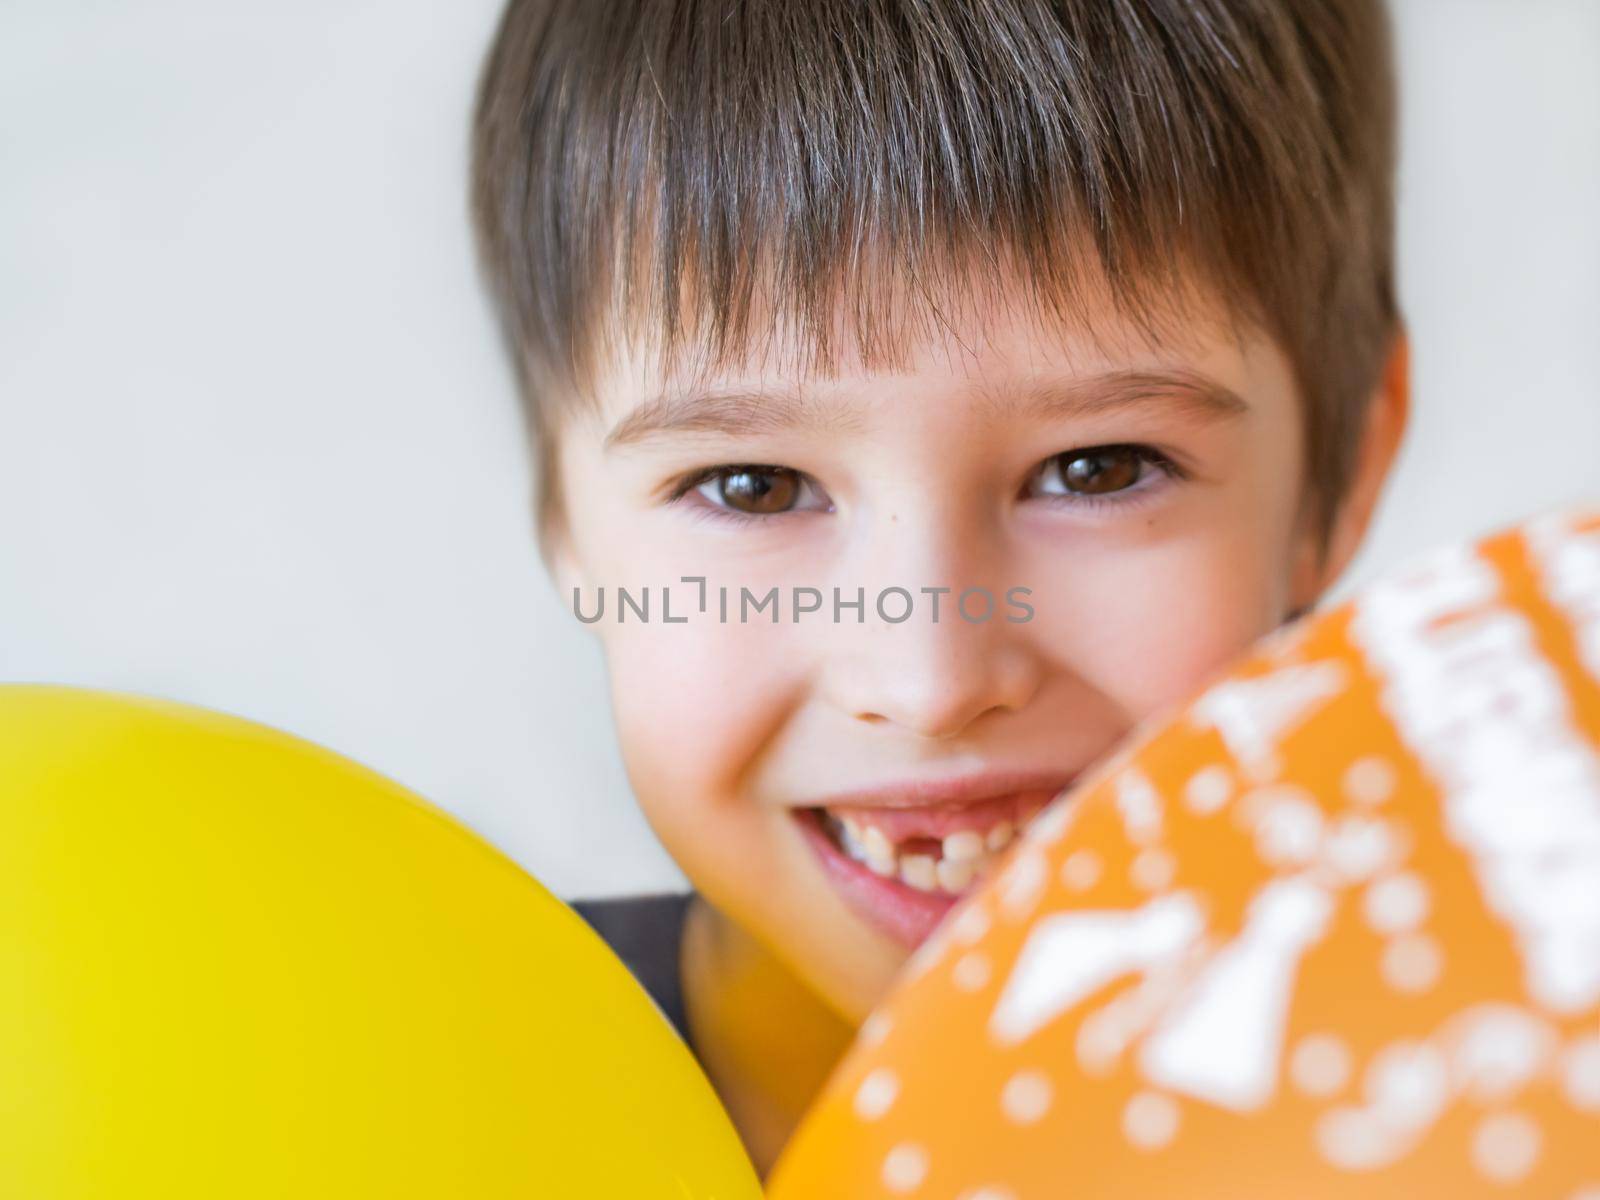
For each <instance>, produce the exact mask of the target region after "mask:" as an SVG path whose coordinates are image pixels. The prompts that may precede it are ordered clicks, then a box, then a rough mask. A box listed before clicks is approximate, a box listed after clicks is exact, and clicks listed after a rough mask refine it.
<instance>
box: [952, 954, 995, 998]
mask: <svg viewBox="0 0 1600 1200" xmlns="http://www.w3.org/2000/svg"><path fill="white" fill-rule="evenodd" d="M989 973H990V971H989V958H988V956H987V955H985V954H981V953H979V952H978V951H976V950H969V951H968V952H967V953H965V954H963V955H962V956H961V957H960V958H958V959H956V965H955V967H954V969H952V970H951V972H950V979H951V981H952V982H954V983H955V985H956V986H957V987H958V988H960V989H961V990H962V991H963V992H976V991H978V990H979V989H981V988H982V987H983V986H984V985H985V984H986V983H988V982H989Z"/></svg>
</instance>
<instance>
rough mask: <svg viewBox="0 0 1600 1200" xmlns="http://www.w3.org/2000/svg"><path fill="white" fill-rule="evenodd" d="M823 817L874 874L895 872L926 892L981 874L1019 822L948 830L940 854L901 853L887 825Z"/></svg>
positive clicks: (958, 888) (954, 887) (964, 883)
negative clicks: (982, 829) (985, 828)
mask: <svg viewBox="0 0 1600 1200" xmlns="http://www.w3.org/2000/svg"><path fill="white" fill-rule="evenodd" d="M822 819H823V821H824V823H825V824H826V825H827V826H828V828H829V829H830V830H831V831H832V833H833V835H834V838H835V840H836V841H837V842H838V843H839V845H840V846H841V847H843V849H844V852H845V853H846V854H848V855H849V856H850V857H851V858H853V859H855V860H856V861H857V862H859V863H863V864H865V865H866V866H867V868H868V869H869V870H871V871H872V872H873V873H874V874H877V875H881V876H884V877H885V878H896V879H899V880H900V882H902V883H904V884H906V885H907V886H909V887H914V888H916V889H917V890H918V891H922V892H948V893H951V894H954V893H957V892H963V891H965V890H966V889H967V888H968V887H970V886H971V884H972V881H973V880H975V879H977V878H978V877H979V876H981V875H983V874H984V873H985V872H986V871H987V870H988V868H989V865H990V863H991V862H992V861H993V860H994V859H996V858H998V857H999V855H1000V852H1001V851H1003V850H1004V849H1005V848H1006V847H1007V846H1008V845H1010V843H1011V840H1012V838H1014V837H1015V836H1016V832H1017V831H1016V827H1015V826H1014V825H1013V824H1012V823H1011V822H1010V821H1001V822H999V823H998V824H996V825H994V826H993V827H991V828H990V829H989V831H988V833H986V834H983V833H979V832H978V831H977V830H975V829H963V830H961V831H959V832H957V833H950V834H946V835H945V837H944V844H943V846H942V847H941V853H940V857H938V858H935V857H934V856H933V855H931V854H902V853H900V852H899V851H897V850H896V849H895V845H894V843H893V842H891V841H890V840H889V839H888V837H887V836H885V835H884V833H883V831H882V830H881V829H879V828H877V827H876V826H874V825H862V824H861V823H860V822H859V821H856V820H854V819H852V818H850V817H844V818H842V819H841V818H839V817H836V816H834V815H833V814H832V813H830V812H828V811H826V810H823V814H822Z"/></svg>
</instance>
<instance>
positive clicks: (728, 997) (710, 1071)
mask: <svg viewBox="0 0 1600 1200" xmlns="http://www.w3.org/2000/svg"><path fill="white" fill-rule="evenodd" d="M681 974H682V976H683V989H684V1009H685V1015H686V1017H687V1020H688V1024H689V1032H690V1035H691V1037H692V1038H693V1039H694V1043H695V1048H696V1051H697V1053H698V1055H699V1057H700V1060H701V1062H702V1064H703V1065H704V1066H705V1069H706V1073H707V1075H708V1076H709V1077H710V1079H711V1083H712V1085H713V1086H714V1087H715V1088H716V1090H717V1093H718V1095H719V1097H720V1098H721V1099H722V1102H723V1105H724V1107H725V1108H726V1109H727V1110H728V1115H729V1117H730V1118H731V1119H732V1121H733V1124H734V1127H735V1128H736V1129H737V1130H738V1132H739V1136H740V1138H741V1139H742V1140H743V1141H744V1144H745V1149H746V1151H747V1152H748V1153H749V1155H750V1158H751V1161H752V1162H753V1163H754V1164H755V1166H756V1169H757V1171H758V1172H759V1173H760V1174H761V1175H762V1176H763V1177H764V1176H765V1175H766V1174H767V1173H768V1171H770V1170H771V1168H772V1165H773V1164H774V1163H775V1162H776V1161H777V1158H778V1154H779V1152H780V1151H781V1150H782V1149H783V1146H784V1144H785V1143H786V1142H787V1141H788V1140H789V1137H790V1135H791V1134H792V1133H793V1132H794V1129H795V1127H796V1126H797V1125H798V1124H799V1122H800V1119H801V1117H802V1116H803V1115H804V1114H805V1111H806V1108H807V1107H808V1106H809V1105H810V1103H811V1101H812V1099H813V1098H814V1097H815V1096H816V1094H817V1092H818V1090H820V1088H821V1087H822V1084H823V1083H824V1082H825V1081H826V1079H827V1077H828V1074H829V1072H830V1071H832V1069H833V1066H834V1064H835V1063H836V1062H837V1061H838V1060H839V1057H840V1056H841V1055H842V1054H843V1053H844V1051H845V1049H846V1048H847V1047H848V1046H849V1044H850V1040H851V1038H853V1037H854V1036H855V1030H854V1029H853V1028H851V1027H850V1026H849V1025H848V1024H847V1023H846V1022H845V1021H844V1020H842V1019H841V1018H840V1017H839V1016H838V1014H836V1013H835V1012H834V1011H833V1010H832V1009H831V1008H829V1007H828V1006H827V1005H826V1004H824V1003H823V1001H822V1000H821V998H820V997H818V996H817V995H816V993H815V992H813V991H812V990H811V989H810V988H809V987H807V986H806V985H805V984H804V983H802V982H801V981H800V980H799V979H798V978H796V976H795V975H794V973H793V972H792V971H790V970H789V969H788V967H787V966H786V965H785V964H784V963H783V962H781V961H780V960H779V959H778V958H777V956H776V955H774V954H773V953H772V952H771V951H770V950H768V949H767V947H766V946H765V945H764V944H763V943H762V942H760V941H758V940H757V939H756V938H754V937H751V936H750V934H749V933H747V932H746V931H745V930H744V929H743V928H742V927H741V926H740V925H738V924H737V923H736V922H734V921H732V920H729V919H728V918H727V917H726V916H724V915H723V914H722V913H721V912H719V911H718V910H717V909H715V908H713V907H712V906H711V905H710V904H709V903H707V902H706V901H705V900H704V898H702V897H701V896H699V895H696V896H695V897H694V899H693V900H692V901H690V906H689V911H688V913H687V914H686V915H685V919H684V937H683V959H682V963H681Z"/></svg>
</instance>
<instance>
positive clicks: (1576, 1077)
mask: <svg viewBox="0 0 1600 1200" xmlns="http://www.w3.org/2000/svg"><path fill="white" fill-rule="evenodd" d="M1561 1082H1562V1086H1563V1087H1564V1088H1565V1090H1566V1093H1567V1099H1569V1100H1571V1101H1572V1105H1573V1107H1574V1108H1578V1109H1581V1110H1583V1111H1584V1112H1591V1113H1593V1112H1600V1038H1594V1037H1590V1038H1584V1039H1582V1040H1581V1041H1579V1042H1577V1043H1576V1044H1575V1045H1574V1046H1573V1047H1572V1049H1570V1050H1568V1051H1567V1056H1566V1062H1565V1063H1564V1064H1563V1066H1562V1069H1561Z"/></svg>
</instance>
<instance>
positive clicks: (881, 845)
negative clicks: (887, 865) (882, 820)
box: [861, 825, 894, 862]
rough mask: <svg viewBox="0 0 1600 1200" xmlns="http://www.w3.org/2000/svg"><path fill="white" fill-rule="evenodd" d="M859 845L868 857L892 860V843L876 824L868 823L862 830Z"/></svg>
mask: <svg viewBox="0 0 1600 1200" xmlns="http://www.w3.org/2000/svg"><path fill="white" fill-rule="evenodd" d="M861 845H862V848H863V849H865V850H866V852H867V855H868V857H870V858H877V859H887V860H888V861H890V862H893V861H894V843H893V842H891V841H890V840H889V838H888V835H887V834H885V833H884V832H883V830H881V829H879V828H878V827H877V826H876V825H868V826H866V827H865V828H864V829H863V830H862V834H861Z"/></svg>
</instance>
